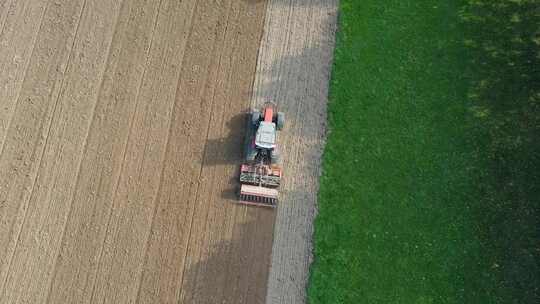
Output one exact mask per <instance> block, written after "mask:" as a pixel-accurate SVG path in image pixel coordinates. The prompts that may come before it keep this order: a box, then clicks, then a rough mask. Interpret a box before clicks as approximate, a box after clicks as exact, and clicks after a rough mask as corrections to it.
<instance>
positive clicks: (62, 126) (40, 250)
mask: <svg viewBox="0 0 540 304" xmlns="http://www.w3.org/2000/svg"><path fill="white" fill-rule="evenodd" d="M116 9H117V4H116V2H112V3H108V4H106V5H105V6H104V7H100V6H99V4H98V3H97V2H89V3H88V2H85V1H68V2H60V1H58V2H56V3H54V4H51V6H50V7H49V9H48V10H47V16H46V19H45V21H47V24H49V23H50V27H51V28H52V29H53V30H51V32H50V33H51V34H52V33H54V30H56V29H59V31H60V33H62V34H65V33H68V34H69V33H72V37H73V39H67V41H69V44H70V47H69V51H68V52H67V54H66V55H67V56H64V60H66V61H65V62H64V63H63V64H62V65H64V66H65V68H60V69H59V68H56V70H64V72H62V76H63V77H62V80H61V81H60V83H59V85H58V89H59V94H58V95H57V97H56V100H55V101H54V106H53V109H52V120H51V122H50V125H49V128H48V131H47V133H48V135H47V138H46V140H45V145H44V148H43V152H42V157H41V161H40V165H39V170H38V173H37V175H36V178H35V184H34V186H33V191H32V194H31V196H30V200H29V202H28V207H27V211H26V218H25V220H24V223H25V224H23V226H22V228H21V232H20V234H19V238H18V243H17V244H16V245H15V246H16V247H15V250H14V253H13V257H12V261H11V264H10V266H9V268H8V273H7V278H6V283H5V286H4V288H5V289H4V291H5V292H4V293H3V299H4V300H6V301H7V302H10V303H19V302H24V303H27V302H34V301H36V299H45V298H46V294H47V292H48V289H49V288H48V285H49V284H48V282H50V278H51V274H52V273H53V272H52V271H51V269H52V268H53V267H54V264H55V258H56V256H57V252H58V250H59V246H60V240H61V235H62V234H63V228H64V227H65V222H66V218H67V215H68V214H69V211H70V208H71V204H70V202H71V197H72V194H73V187H74V183H75V182H76V180H77V178H78V172H79V168H80V160H81V155H82V150H83V148H84V146H85V145H86V139H87V135H88V129H89V125H90V123H91V121H92V119H93V117H94V116H93V114H94V109H95V104H96V99H97V93H96V91H97V89H98V87H99V84H100V79H101V75H102V74H103V71H104V69H105V64H106V61H105V60H104V58H106V53H107V50H108V48H109V45H110V36H111V30H110V28H111V27H113V28H114V26H112V24H111V23H114V18H109V17H108V16H107V14H106V13H104V12H115V11H116ZM49 13H50V14H49ZM113 16H114V13H113ZM59 24H60V25H64V24H65V25H66V26H68V27H67V28H63V27H62V26H59ZM44 28H48V26H47V27H44ZM46 34H47V33H46ZM46 34H45V36H47V35H46ZM59 38H62V37H61V36H60V37H59ZM64 40H65V38H64ZM70 40H71V41H70ZM59 41H62V39H59ZM53 46H54V44H53ZM53 50H54V49H53ZM39 54H44V55H45V56H47V55H49V53H47V52H43V53H42V52H40V53H39ZM46 58H47V57H46ZM85 73H87V74H85ZM37 77H42V76H41V75H37ZM3 155H4V154H3ZM10 269H14V271H11V272H10ZM15 270H16V271H15Z"/></svg>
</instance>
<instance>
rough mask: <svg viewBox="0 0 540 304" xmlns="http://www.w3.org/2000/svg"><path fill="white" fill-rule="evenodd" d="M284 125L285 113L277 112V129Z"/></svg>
mask: <svg viewBox="0 0 540 304" xmlns="http://www.w3.org/2000/svg"><path fill="white" fill-rule="evenodd" d="M284 125H285V113H283V112H278V113H277V123H276V127H277V129H278V130H280V131H281V130H282V129H283V127H284Z"/></svg>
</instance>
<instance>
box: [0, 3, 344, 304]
mask: <svg viewBox="0 0 540 304" xmlns="http://www.w3.org/2000/svg"><path fill="white" fill-rule="evenodd" d="M335 7H336V0H294V1H293V0H268V1H266V0H227V1H225V0H213V1H210V0H208V1H206V0H183V1H178V0H159V1H145V0H115V1H90V0H48V1H47V0H0V71H1V73H0V303H234V304H237V303H249V304H253V303H265V301H267V286H268V288H269V289H268V303H302V301H303V300H304V296H305V294H304V287H305V280H306V277H307V269H308V265H309V260H310V254H309V252H310V247H309V246H310V237H311V233H312V228H311V227H312V226H311V221H312V219H313V216H314V213H315V198H316V191H317V175H318V172H319V169H318V168H319V159H320V151H321V147H322V140H323V136H324V113H325V102H326V94H327V79H328V74H329V66H330V58H331V47H332V42H333V30H334V24H335ZM265 18H266V21H265ZM263 27H264V28H266V31H264V33H263ZM261 38H262V40H261ZM261 41H262V42H261ZM259 52H260V53H259ZM257 65H258V67H257ZM256 73H257V77H256V80H255V87H253V81H254V78H255V74H256ZM268 99H272V100H274V101H275V102H277V103H278V104H279V106H280V107H281V109H282V110H284V111H285V112H286V113H287V116H288V121H287V128H286V130H285V131H284V132H283V134H282V136H281V138H280V141H281V143H282V147H283V150H284V151H283V158H284V161H285V168H286V178H285V179H286V181H285V185H284V187H283V192H284V196H283V200H282V203H281V206H280V207H279V208H278V210H277V211H275V210H269V209H265V208H257V207H248V206H241V205H237V204H234V203H233V202H235V201H236V195H235V188H236V187H237V186H238V185H237V177H238V165H239V164H240V163H241V155H242V143H243V135H244V118H245V117H244V116H243V115H242V114H241V113H243V112H245V111H246V110H247V109H248V108H249V107H250V106H254V105H256V104H260V103H262V102H264V101H266V100H268ZM276 214H278V217H277V221H276ZM275 221H276V230H275V233H276V234H275V235H276V242H275V244H274V247H273V249H272V240H273V235H274V222H275ZM272 250H273V257H272V256H271V253H272ZM270 263H272V265H273V266H272V270H271V271H270V272H269V267H270ZM267 283H268V284H267Z"/></svg>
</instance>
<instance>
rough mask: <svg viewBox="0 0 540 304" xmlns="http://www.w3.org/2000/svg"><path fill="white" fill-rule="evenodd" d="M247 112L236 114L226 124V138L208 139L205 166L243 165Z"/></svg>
mask: <svg viewBox="0 0 540 304" xmlns="http://www.w3.org/2000/svg"><path fill="white" fill-rule="evenodd" d="M246 119H247V114H246V113H245V112H242V113H238V114H235V115H234V116H232V118H230V119H229V120H228V121H227V122H225V125H224V128H225V129H226V130H224V131H223V132H221V133H224V134H225V135H226V136H225V137H220V138H215V139H212V138H210V139H208V140H207V141H206V148H205V156H204V165H205V166H216V165H237V166H239V165H240V164H241V163H242V159H243V152H244V139H245V136H246V130H245V128H246Z"/></svg>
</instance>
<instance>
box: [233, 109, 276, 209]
mask: <svg viewBox="0 0 540 304" xmlns="http://www.w3.org/2000/svg"><path fill="white" fill-rule="evenodd" d="M275 108H276V107H275V105H274V104H273V103H267V104H265V106H264V108H263V109H262V110H260V111H259V110H253V111H251V112H250V113H249V115H248V118H247V130H246V131H247V134H246V142H245V163H244V164H242V166H241V167H240V183H241V187H240V201H239V202H240V203H242V204H248V205H257V206H266V207H276V205H277V202H278V196H279V192H278V190H277V188H278V187H279V185H280V183H281V167H280V166H279V164H278V162H279V150H278V147H277V131H280V130H281V129H283V125H284V123H285V115H284V114H283V113H282V112H277V111H275Z"/></svg>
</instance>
